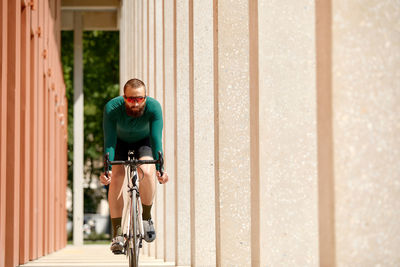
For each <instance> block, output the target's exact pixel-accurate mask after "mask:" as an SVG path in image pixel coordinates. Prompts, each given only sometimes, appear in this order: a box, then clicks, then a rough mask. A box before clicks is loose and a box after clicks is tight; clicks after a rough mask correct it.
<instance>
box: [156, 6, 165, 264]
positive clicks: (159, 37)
mask: <svg viewBox="0 0 400 267" xmlns="http://www.w3.org/2000/svg"><path fill="white" fill-rule="evenodd" d="M162 4H163V3H162V1H155V5H154V9H155V13H154V16H155V52H154V53H155V86H154V96H155V98H156V99H157V100H158V101H159V102H160V104H161V106H162V108H163V118H164V121H165V113H164V80H163V71H164V70H163V62H164V60H163V56H164V55H163V15H162V14H163V9H162V8H163V6H162ZM164 130H165V124H164ZM164 150H165V147H164ZM156 192H157V193H156V194H157V196H156V205H157V206H156V216H157V220H156V222H155V225H156V229H157V239H156V241H155V242H156V255H155V257H156V258H157V259H164V252H165V250H164V246H165V231H164V230H165V228H164V223H165V205H164V203H165V187H162V186H157V190H156Z"/></svg>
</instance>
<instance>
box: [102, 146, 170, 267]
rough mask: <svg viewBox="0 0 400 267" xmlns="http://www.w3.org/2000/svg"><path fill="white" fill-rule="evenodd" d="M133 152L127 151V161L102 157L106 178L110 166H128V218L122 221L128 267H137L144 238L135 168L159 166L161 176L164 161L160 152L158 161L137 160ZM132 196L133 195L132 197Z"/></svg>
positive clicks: (107, 156)
mask: <svg viewBox="0 0 400 267" xmlns="http://www.w3.org/2000/svg"><path fill="white" fill-rule="evenodd" d="M133 155H134V151H132V150H130V151H128V160H117V161H110V160H109V154H108V153H107V154H106V155H105V156H104V169H105V174H106V176H108V172H109V167H110V165H124V166H128V168H127V169H128V171H127V175H126V177H127V180H128V181H127V186H128V196H129V201H128V205H129V207H128V213H127V216H128V218H126V217H124V214H123V218H122V221H123V222H125V220H126V219H127V220H128V226H127V229H128V233H127V234H126V233H125V234H124V235H123V236H124V251H123V254H125V255H126V256H127V257H128V258H129V259H128V261H129V267H138V266H139V249H140V248H141V247H142V240H143V237H144V230H143V220H142V203H141V200H140V194H139V179H138V173H137V167H138V166H139V165H142V164H159V165H160V174H161V176H162V175H163V172H162V169H163V165H164V160H163V157H162V154H161V152H158V160H138V159H135V158H134V156H133ZM133 195H135V196H134V197H133Z"/></svg>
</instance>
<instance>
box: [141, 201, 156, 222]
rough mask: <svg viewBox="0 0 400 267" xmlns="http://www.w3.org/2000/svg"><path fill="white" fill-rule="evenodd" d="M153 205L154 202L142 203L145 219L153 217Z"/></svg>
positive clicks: (143, 217)
mask: <svg viewBox="0 0 400 267" xmlns="http://www.w3.org/2000/svg"><path fill="white" fill-rule="evenodd" d="M151 206H153V204H150V205H149V206H147V205H144V204H142V208H143V213H142V219H143V220H144V221H147V220H149V219H151Z"/></svg>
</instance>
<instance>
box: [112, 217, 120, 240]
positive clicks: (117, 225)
mask: <svg viewBox="0 0 400 267" xmlns="http://www.w3.org/2000/svg"><path fill="white" fill-rule="evenodd" d="M121 219H122V218H121V217H118V218H111V224H112V229H113V231H112V236H113V238H114V237H116V236H117V234H118V228H121Z"/></svg>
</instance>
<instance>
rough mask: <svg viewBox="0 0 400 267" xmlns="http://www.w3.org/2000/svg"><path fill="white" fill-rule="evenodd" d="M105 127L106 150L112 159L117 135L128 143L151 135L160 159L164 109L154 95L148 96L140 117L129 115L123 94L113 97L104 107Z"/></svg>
mask: <svg viewBox="0 0 400 267" xmlns="http://www.w3.org/2000/svg"><path fill="white" fill-rule="evenodd" d="M103 129H104V152H105V153H109V158H110V161H112V160H114V155H115V146H116V144H117V137H118V138H119V139H121V140H122V141H125V142H128V143H132V142H136V141H139V140H142V139H143V138H146V137H150V142H151V147H152V151H153V156H154V158H155V159H158V153H157V152H158V151H161V153H162V129H163V117H162V110H161V105H160V103H159V102H158V101H157V100H156V99H154V98H152V97H149V96H148V97H146V107H145V110H144V113H143V115H142V116H140V117H138V118H133V117H130V116H128V114H127V113H126V109H125V101H124V98H123V97H122V96H118V97H116V98H113V99H111V100H110V101H108V102H107V104H106V105H105V107H104V115H103ZM157 169H158V166H157Z"/></svg>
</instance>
